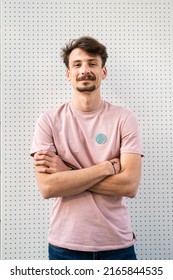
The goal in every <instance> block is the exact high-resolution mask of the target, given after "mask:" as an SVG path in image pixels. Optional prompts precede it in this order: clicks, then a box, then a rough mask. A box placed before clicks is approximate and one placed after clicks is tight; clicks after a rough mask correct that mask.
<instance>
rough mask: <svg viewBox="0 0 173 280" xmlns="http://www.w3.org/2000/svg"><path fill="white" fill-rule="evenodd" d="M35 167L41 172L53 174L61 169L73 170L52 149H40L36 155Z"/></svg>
mask: <svg viewBox="0 0 173 280" xmlns="http://www.w3.org/2000/svg"><path fill="white" fill-rule="evenodd" d="M34 165H35V169H36V171H37V172H39V173H48V174H53V173H56V172H60V171H68V170H71V168H70V167H68V166H67V165H65V163H64V162H63V161H62V160H61V158H60V157H59V156H58V155H56V154H55V153H53V152H50V151H39V152H37V153H35V155H34Z"/></svg>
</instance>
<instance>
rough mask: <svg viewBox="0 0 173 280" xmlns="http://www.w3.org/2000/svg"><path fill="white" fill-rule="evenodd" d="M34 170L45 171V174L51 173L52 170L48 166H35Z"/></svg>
mask: <svg viewBox="0 0 173 280" xmlns="http://www.w3.org/2000/svg"><path fill="white" fill-rule="evenodd" d="M36 171H37V172H38V173H47V174H51V173H52V170H51V168H49V167H37V168H36Z"/></svg>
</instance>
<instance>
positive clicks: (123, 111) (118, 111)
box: [105, 101, 136, 119]
mask: <svg viewBox="0 0 173 280" xmlns="http://www.w3.org/2000/svg"><path fill="white" fill-rule="evenodd" d="M105 110H106V111H107V112H110V113H111V114H113V115H116V116H119V117H121V118H123V119H126V118H128V117H130V116H133V117H135V116H136V114H135V113H134V112H133V111H132V110H131V109H129V108H125V107H122V106H118V105H114V104H111V103H109V102H107V101H105Z"/></svg>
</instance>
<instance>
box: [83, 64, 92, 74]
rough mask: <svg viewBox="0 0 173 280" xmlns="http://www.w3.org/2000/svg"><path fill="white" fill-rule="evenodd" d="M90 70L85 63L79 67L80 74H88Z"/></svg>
mask: <svg viewBox="0 0 173 280" xmlns="http://www.w3.org/2000/svg"><path fill="white" fill-rule="evenodd" d="M90 72H91V71H90V69H89V66H88V65H87V64H83V65H82V67H81V74H89V73H90Z"/></svg>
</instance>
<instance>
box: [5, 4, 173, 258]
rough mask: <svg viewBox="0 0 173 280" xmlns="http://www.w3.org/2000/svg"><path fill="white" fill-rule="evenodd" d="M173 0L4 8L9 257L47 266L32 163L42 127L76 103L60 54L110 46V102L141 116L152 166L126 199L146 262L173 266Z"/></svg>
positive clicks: (42, 209)
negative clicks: (77, 47)
mask: <svg viewBox="0 0 173 280" xmlns="http://www.w3.org/2000/svg"><path fill="white" fill-rule="evenodd" d="M172 11H173V1H172V0H158V1H157V0H155V1H154V0H139V1H137V0H127V1H126V0H122V1H120V0H119V1H115V0H112V1H111V0H105V1H104V0H100V1H99V0H97V1H94V0H92V1H91V0H86V1H84V0H81V1H79V0H78V1H75V0H73V1H70V0H66V1H63V0H61V1H58V0H50V1H48V0H47V1H46V0H45V1H44V0H36V1H29V0H28V1H27V0H14V1H10V0H6V1H5V0H3V1H2V33H3V37H2V53H3V56H2V81H3V82H2V147H3V148H2V192H1V196H2V197H1V200H2V222H1V226H2V246H1V247H2V248H1V249H2V259H46V258H47V228H48V220H49V211H50V207H51V203H52V201H51V200H50V201H43V199H42V198H41V196H40V194H39V191H38V188H37V186H36V183H35V178H34V170H33V165H32V159H31V158H30V157H29V151H30V146H31V141H32V137H33V131H34V126H35V121H36V119H37V117H38V116H39V115H40V114H41V113H42V112H43V111H45V110H47V109H49V108H55V107H57V106H59V105H60V104H62V103H64V102H65V101H67V100H69V99H70V95H71V92H70V90H71V89H70V86H69V85H68V84H67V82H66V79H65V67H64V65H63V63H62V62H61V59H60V48H61V47H63V46H64V44H65V43H66V42H67V41H69V40H70V39H72V38H76V37H78V36H81V35H90V36H93V37H95V38H97V39H98V40H100V41H101V42H103V43H104V44H106V45H107V48H108V53H109V59H108V63H107V68H108V78H107V80H106V81H105V82H104V85H103V90H102V92H103V98H104V99H106V100H108V101H110V102H112V103H114V104H120V105H123V106H126V107H128V108H131V109H132V110H134V111H135V112H136V114H137V116H138V119H139V122H140V125H141V131H142V135H143V142H144V150H145V158H144V159H143V175H142V180H141V186H140V190H139V193H138V195H137V197H136V198H135V199H133V200H128V203H129V207H130V213H131V217H132V224H133V230H134V232H135V233H136V236H137V243H136V251H137V255H138V258H139V259H173V237H172V233H173V164H172V163H173V157H172V150H173V145H172V134H173V131H172V119H173V116H172V111H173V110H172V106H173V104H172V96H173V83H172V74H173V72H172V66H173V63H172V50H173V44H172V36H173V31H172V30H173V12H172Z"/></svg>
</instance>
